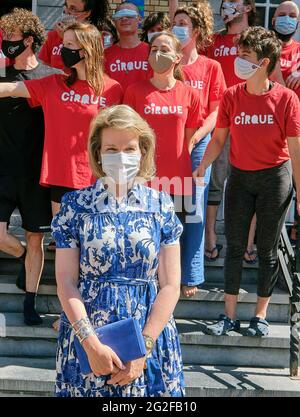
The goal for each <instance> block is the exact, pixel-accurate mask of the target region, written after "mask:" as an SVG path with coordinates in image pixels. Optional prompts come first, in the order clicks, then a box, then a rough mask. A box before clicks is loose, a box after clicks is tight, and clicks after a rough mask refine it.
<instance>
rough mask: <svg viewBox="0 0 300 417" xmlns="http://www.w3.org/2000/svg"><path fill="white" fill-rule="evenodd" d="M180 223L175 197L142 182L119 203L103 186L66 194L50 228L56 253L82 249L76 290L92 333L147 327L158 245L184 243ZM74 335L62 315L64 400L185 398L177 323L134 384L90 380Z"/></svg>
mask: <svg viewBox="0 0 300 417" xmlns="http://www.w3.org/2000/svg"><path fill="white" fill-rule="evenodd" d="M181 233H182V225H181V223H180V222H179V220H178V218H177V217H176V215H175V213H174V207H173V203H172V200H171V198H170V197H169V196H168V195H167V194H165V193H163V192H157V191H155V190H152V189H150V188H148V187H146V186H144V185H141V184H136V185H134V187H133V188H132V189H131V190H130V191H129V193H128V195H127V196H126V197H124V198H123V199H122V200H121V201H119V202H117V201H116V199H115V198H114V197H113V195H112V194H111V193H110V192H109V191H108V190H106V188H105V186H104V184H103V182H102V181H101V180H98V181H97V182H96V183H95V184H94V185H93V186H91V187H88V188H85V189H83V190H79V191H74V192H72V193H68V194H66V195H65V196H64V197H63V199H62V205H61V210H60V212H59V213H58V214H57V215H56V216H55V217H54V219H53V222H52V234H53V237H54V239H55V241H56V245H57V248H58V249H59V248H79V249H80V271H79V282H78V288H79V291H80V293H81V295H82V299H83V301H84V304H85V308H86V310H87V315H88V317H89V318H90V320H91V323H92V325H93V326H94V327H99V326H103V325H105V324H108V323H112V322H115V321H117V320H122V319H126V318H129V317H134V318H136V319H137V320H138V321H139V323H140V326H141V328H143V327H144V326H145V323H146V321H147V319H148V317H149V315H150V312H151V308H152V306H153V303H154V302H155V299H156V296H157V293H158V291H159V285H158V278H157V269H158V256H159V252H160V247H161V246H163V245H174V244H178V243H179V238H180V235H181ZM74 337H76V336H74V332H73V330H72V328H71V327H70V323H69V321H68V319H67V317H66V315H65V313H64V312H63V313H62V315H61V325H60V330H59V336H58V349H57V358H56V359H57V360H56V362H57V377H56V385H55V393H56V396H58V397H70V396H76V397H94V396H95V397H96V396H99V397H160V396H172V397H173V396H174V397H181V396H184V378H183V366H182V356H181V349H180V344H179V338H178V332H177V329H176V325H175V321H174V318H173V317H172V318H171V319H170V320H169V322H168V324H167V325H166V327H165V329H164V330H163V332H162V333H161V334H160V336H159V338H158V339H157V341H156V345H155V348H154V349H153V351H152V354H151V356H149V357H148V359H147V369H145V370H144V373H143V375H142V376H141V377H140V378H137V379H136V380H135V381H133V382H132V383H131V384H129V385H127V386H125V387H120V386H117V385H108V384H107V380H108V379H109V376H102V377H96V376H94V375H92V374H90V375H88V376H84V375H82V374H81V372H80V366H79V362H78V360H77V358H76V353H75V350H74Z"/></svg>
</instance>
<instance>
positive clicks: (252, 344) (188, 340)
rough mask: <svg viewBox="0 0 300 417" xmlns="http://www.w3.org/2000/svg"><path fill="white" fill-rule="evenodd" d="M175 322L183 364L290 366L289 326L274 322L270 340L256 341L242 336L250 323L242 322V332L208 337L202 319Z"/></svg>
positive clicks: (259, 339) (257, 339) (271, 327)
mask: <svg viewBox="0 0 300 417" xmlns="http://www.w3.org/2000/svg"><path fill="white" fill-rule="evenodd" d="M176 323H177V328H178V331H179V333H180V341H181V346H182V354H183V361H184V363H189V364H195V365H232V366H248V367H252V366H254V367H276V368H285V367H287V366H289V340H290V339H289V332H290V329H289V326H288V325H284V324H281V323H277V324H273V323H272V324H270V326H269V330H270V334H269V337H266V338H255V337H248V336H243V334H244V331H245V329H246V328H247V326H248V325H249V322H248V323H247V322H245V323H242V329H241V332H239V333H238V332H230V333H229V334H228V335H226V336H211V335H207V334H205V333H204V330H205V323H204V322H202V321H199V320H183V319H182V320H176ZM207 323H209V324H210V323H211V322H207Z"/></svg>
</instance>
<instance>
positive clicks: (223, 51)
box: [214, 45, 238, 58]
mask: <svg viewBox="0 0 300 417" xmlns="http://www.w3.org/2000/svg"><path fill="white" fill-rule="evenodd" d="M237 52H238V51H237V47H236V46H231V47H228V46H225V45H221V46H220V47H219V48H216V49H215V50H214V56H215V57H216V58H217V57H220V56H236V55H237Z"/></svg>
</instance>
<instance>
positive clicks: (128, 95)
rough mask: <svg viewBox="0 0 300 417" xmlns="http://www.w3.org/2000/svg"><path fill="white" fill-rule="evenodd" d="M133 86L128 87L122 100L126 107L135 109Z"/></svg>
mask: <svg viewBox="0 0 300 417" xmlns="http://www.w3.org/2000/svg"><path fill="white" fill-rule="evenodd" d="M134 85H135V84H131V85H130V86H128V87H127V88H126V90H125V94H124V98H123V104H127V106H130V107H132V108H133V109H135V108H136V106H135V94H134V92H133V91H134V89H133V88H132V87H133V86H134Z"/></svg>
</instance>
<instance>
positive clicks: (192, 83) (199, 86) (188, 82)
mask: <svg viewBox="0 0 300 417" xmlns="http://www.w3.org/2000/svg"><path fill="white" fill-rule="evenodd" d="M185 84H186V85H189V86H190V87H192V88H195V89H196V90H203V89H204V81H200V80H186V81H185Z"/></svg>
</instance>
